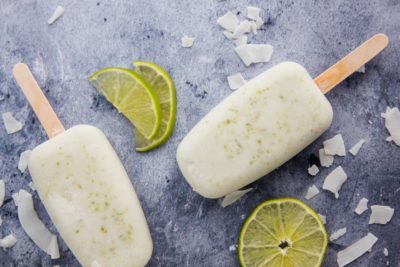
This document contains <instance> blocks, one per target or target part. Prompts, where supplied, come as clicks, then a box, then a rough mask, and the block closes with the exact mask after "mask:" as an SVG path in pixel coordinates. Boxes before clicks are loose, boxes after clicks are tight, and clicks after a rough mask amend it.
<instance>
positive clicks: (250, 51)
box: [235, 44, 274, 66]
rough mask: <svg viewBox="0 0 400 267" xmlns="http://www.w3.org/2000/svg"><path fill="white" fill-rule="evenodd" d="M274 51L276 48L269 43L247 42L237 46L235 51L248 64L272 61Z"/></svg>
mask: <svg viewBox="0 0 400 267" xmlns="http://www.w3.org/2000/svg"><path fill="white" fill-rule="evenodd" d="M273 51H274V48H273V47H272V45H269V44H246V45H241V46H238V47H236V48H235V52H236V53H237V54H238V56H239V57H240V59H241V60H242V61H243V63H244V64H245V65H246V66H249V65H250V64H252V63H261V62H268V61H270V59H271V56H272V53H273Z"/></svg>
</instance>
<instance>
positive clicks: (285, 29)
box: [0, 0, 400, 267]
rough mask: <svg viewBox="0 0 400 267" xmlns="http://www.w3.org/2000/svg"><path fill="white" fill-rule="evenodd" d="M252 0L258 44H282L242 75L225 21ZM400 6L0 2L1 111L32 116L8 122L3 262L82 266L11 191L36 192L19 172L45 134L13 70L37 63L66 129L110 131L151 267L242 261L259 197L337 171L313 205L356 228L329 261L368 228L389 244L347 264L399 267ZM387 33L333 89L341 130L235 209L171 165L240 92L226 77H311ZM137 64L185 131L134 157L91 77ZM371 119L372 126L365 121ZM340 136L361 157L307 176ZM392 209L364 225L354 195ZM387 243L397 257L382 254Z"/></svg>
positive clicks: (125, 132) (355, 0) (332, 220)
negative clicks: (36, 237)
mask: <svg viewBox="0 0 400 267" xmlns="http://www.w3.org/2000/svg"><path fill="white" fill-rule="evenodd" d="M58 4H60V5H63V6H64V7H65V9H66V12H65V14H64V16H63V17H62V18H61V19H60V20H59V21H57V22H56V23H55V24H53V25H51V26H48V25H47V23H46V22H47V19H48V18H49V17H50V15H51V14H52V13H53V11H54V9H55V7H56V6H57V5H58ZM249 4H252V5H255V6H259V7H261V8H262V9H263V11H262V16H263V18H264V19H265V21H266V24H265V25H264V26H263V27H262V30H261V31H259V33H258V34H257V35H256V36H255V37H253V38H251V41H252V42H253V43H270V44H272V45H273V46H274V47H275V53H274V55H273V57H272V61H271V62H270V63H268V64H258V65H255V66H251V67H249V68H246V67H245V66H244V64H243V63H242V62H241V61H240V59H239V58H238V57H237V56H236V54H235V53H234V52H233V47H234V46H233V44H232V43H231V42H230V41H229V40H227V39H226V38H225V37H224V36H223V35H222V30H221V29H220V28H219V27H218V26H217V25H216V23H215V21H216V19H217V18H218V17H219V16H221V15H223V14H224V13H225V12H226V11H228V10H232V11H234V12H240V16H242V18H243V14H245V7H246V6H247V5H249ZM399 14H400V2H399V1H398V0H335V1H322V0H319V1H297V0H280V1H272V0H271V1H261V0H254V1H244V0H240V1H217V0H205V1H182V0H173V1H172V0H171V1H168V2H167V1H155V0H136V1H126V0H125V1H123V0H115V1H103V0H89V1H76V0H73V1H65V0H60V1H54V0H51V1H33V0H20V1H15V0H0V99H1V100H0V113H3V112H6V111H11V112H13V114H14V115H15V117H16V118H17V119H18V120H20V121H23V122H24V124H25V126H24V128H23V130H22V131H20V132H18V133H15V134H12V135H7V133H6V131H5V128H4V126H3V124H2V123H0V178H1V179H4V180H5V182H6V184H7V192H6V201H5V204H4V206H3V207H2V208H1V210H0V215H1V216H2V218H3V220H4V223H3V225H2V226H0V236H4V235H6V234H8V233H10V232H12V233H13V234H14V235H15V236H16V237H17V239H18V242H17V244H16V245H15V247H13V248H12V249H7V250H5V251H3V250H0V265H1V266H51V265H52V264H60V265H61V266H78V263H77V261H76V260H75V259H74V257H73V255H72V254H71V252H70V251H69V250H68V249H67V247H66V246H65V244H64V243H63V242H62V241H60V246H61V255H62V256H61V259H59V260H57V261H51V260H50V259H49V257H48V256H47V255H45V254H44V253H43V252H42V251H40V250H39V249H38V247H36V245H34V244H33V243H32V241H31V240H30V239H29V238H28V237H27V236H26V234H25V233H24V232H23V230H22V229H21V226H20V224H19V222H18V219H17V213H16V208H15V206H14V203H13V202H12V200H11V194H12V193H13V192H16V191H18V190H19V189H20V188H24V189H27V190H29V188H28V186H27V185H28V182H29V181H30V180H31V179H30V177H29V174H28V173H27V172H25V173H24V174H21V173H20V172H19V171H18V169H17V163H18V158H19V154H20V153H21V152H22V151H24V150H26V149H32V148H33V147H35V146H36V145H38V144H40V143H41V142H43V141H45V140H46V135H45V133H44V131H43V129H42V128H41V126H40V125H39V123H38V120H37V119H36V117H35V115H34V114H33V112H32V110H31V109H30V107H29V105H28V104H27V102H26V100H25V98H24V96H23V94H22V93H21V91H20V90H19V88H18V87H17V86H16V84H15V82H14V80H13V78H12V76H11V69H12V66H13V64H15V63H17V62H21V61H22V62H26V63H27V64H29V66H30V67H31V68H32V70H33V72H34V74H35V76H36V77H37V79H38V81H39V83H40V85H41V86H42V88H43V89H44V90H45V93H46V95H47V97H48V98H49V100H50V102H51V104H52V105H53V106H54V109H55V110H56V112H57V113H58V114H59V116H60V118H61V120H62V121H63V123H64V124H65V126H66V127H70V126H72V125H75V124H82V123H88V124H92V125H95V126H97V127H99V128H100V129H102V130H103V131H104V132H105V134H106V135H107V137H108V138H109V139H110V141H111V143H112V144H113V146H114V147H115V149H116V151H117V153H118V154H119V156H120V157H121V159H122V161H123V163H124V165H125V167H126V169H127V171H128V173H129V175H130V177H131V179H132V183H133V184H134V186H135V188H136V191H137V193H138V195H139V198H140V200H141V202H142V206H143V208H144V211H145V213H146V215H147V219H148V222H149V225H150V229H151V232H152V237H153V240H154V253H153V257H152V259H151V261H150V263H149V266H238V263H237V257H236V252H231V251H229V246H230V245H232V244H236V242H237V237H238V233H239V230H240V228H241V226H242V223H243V220H242V218H241V216H242V215H243V214H245V215H248V214H249V213H250V212H251V211H252V209H253V208H254V207H255V206H256V205H257V204H258V203H260V202H261V201H263V200H266V199H270V198H274V197H284V196H293V197H297V198H300V199H303V198H304V195H305V193H306V190H307V188H308V187H309V186H310V185H311V184H313V183H315V184H316V185H317V186H321V184H322V182H323V179H324V177H325V176H326V175H327V174H328V173H329V171H330V170H332V169H333V168H334V166H337V165H339V164H340V165H342V166H343V168H344V169H345V171H346V172H347V173H348V175H349V180H348V181H347V182H346V183H345V184H344V186H343V188H342V191H341V192H340V199H339V200H336V199H334V197H333V195H332V194H329V193H327V192H323V193H321V194H319V195H318V196H317V197H315V198H314V199H312V200H311V201H308V203H309V204H310V205H311V206H312V207H313V208H314V209H315V210H316V211H318V212H319V213H322V214H326V215H327V221H328V223H327V230H328V232H329V233H330V232H332V230H335V229H338V228H342V227H347V234H346V235H345V236H344V237H342V238H341V239H339V240H337V241H335V242H334V243H331V244H329V249H328V252H327V257H326V260H325V264H324V266H336V263H335V260H336V252H337V251H338V250H340V249H342V248H343V247H345V246H347V245H349V244H351V243H352V242H353V241H355V240H358V239H359V238H361V237H362V236H364V235H365V234H366V233H367V232H368V231H371V232H372V233H373V234H375V235H376V236H377V237H378V238H379V240H378V242H377V244H376V245H375V246H374V248H373V250H372V252H371V253H368V254H367V255H364V256H363V257H361V258H360V259H358V260H357V261H356V262H354V263H353V264H352V265H351V266H371V267H372V266H384V265H385V264H386V261H389V262H390V266H400V254H399V250H400V245H399V238H400V236H399V234H398V231H399V223H400V215H399V209H400V205H399V203H400V202H399V201H400V192H399V190H397V189H398V188H399V187H400V177H399V175H400V165H399V161H400V147H397V146H395V145H394V144H393V143H388V142H386V141H385V138H386V137H387V135H388V133H387V132H386V130H385V128H384V124H383V119H382V118H381V117H380V112H382V111H384V110H385V109H386V107H387V106H388V105H389V106H400V103H399V102H400V101H399V98H398V92H399V90H400V75H399V62H400V52H399V51H400V44H399V41H400V30H399V26H400V16H399ZM377 32H385V33H386V34H387V35H388V36H389V38H390V39H391V43H390V45H389V47H388V48H387V49H386V50H385V51H384V52H383V53H382V54H381V55H379V56H378V57H377V58H376V59H374V60H373V61H372V62H370V63H369V64H368V65H367V67H366V68H367V70H366V73H365V74H361V73H356V74H354V75H353V76H351V77H350V78H349V79H347V80H346V81H345V82H343V83H342V84H341V85H340V86H338V87H337V88H335V90H333V91H332V92H331V93H329V94H328V96H327V97H328V98H329V100H330V101H331V103H332V106H333V108H334V112H335V118H334V121H333V125H332V127H331V128H330V129H329V130H328V131H327V132H326V133H325V134H324V135H323V136H322V137H321V138H319V139H318V140H316V141H315V142H314V143H313V144H312V145H310V146H309V147H307V148H306V149H305V150H304V151H303V152H301V153H300V154H299V155H297V156H296V157H294V158H293V159H292V160H290V161H289V162H288V163H286V164H285V165H283V166H282V167H281V168H279V169H278V170H276V171H275V172H273V173H271V174H270V175H269V176H268V177H267V178H265V179H261V180H259V181H258V182H256V183H254V184H253V185H252V186H253V187H254V188H255V190H253V191H252V192H251V193H250V194H248V195H247V196H245V197H244V198H243V199H241V200H240V201H239V202H237V203H235V204H234V205H232V206H229V207H227V208H225V209H222V208H221V207H220V201H218V200H207V199H204V198H202V197H200V196H199V195H197V194H196V193H194V192H192V191H191V189H190V187H189V186H188V184H187V183H186V182H185V180H184V179H183V177H182V175H181V174H180V172H179V170H178V168H177V164H176V162H175V150H176V147H177V145H178V143H179V141H180V140H181V139H182V138H183V136H184V135H185V133H187V132H188V131H189V129H190V128H191V127H192V126H193V125H194V124H195V123H196V122H197V121H198V120H199V119H200V118H201V117H202V116H203V115H204V114H206V113H207V111H208V110H210V109H211V107H213V106H214V105H215V104H216V103H218V102H219V101H220V100H221V99H223V98H224V97H225V96H227V95H229V94H230V92H231V91H230V89H229V88H228V85H227V82H226V76H227V75H230V74H233V73H236V72H242V73H243V74H244V75H245V77H246V78H250V77H253V76H255V75H256V74H258V73H260V72H261V71H262V70H264V69H266V68H269V67H270V66H273V65H274V64H275V63H278V62H281V61H283V60H293V61H297V62H299V63H301V64H303V65H304V66H305V67H306V68H307V69H308V70H309V71H310V73H311V74H312V75H313V76H315V75H317V74H318V73H320V72H321V71H323V70H324V69H325V68H327V67H328V66H330V65H331V64H333V63H334V62H335V61H336V60H338V59H339V58H340V57H342V56H343V55H345V54H346V53H347V52H349V51H350V50H351V49H353V48H354V47H356V46H357V45H358V44H360V43H361V42H363V41H364V40H366V39H367V38H368V37H370V36H371V35H373V34H374V33H377ZM184 34H187V35H189V36H194V37H196V41H195V44H194V46H193V47H192V48H191V49H185V48H182V47H181V45H180V39H181V37H182V36H183V35H184ZM133 59H142V60H149V61H154V62H156V63H158V64H160V65H162V66H164V67H165V68H166V69H167V70H168V71H169V72H170V74H171V75H172V77H173V79H174V81H175V84H176V89H177V95H178V119H177V123H176V130H175V133H174V135H173V137H172V138H171V139H170V141H169V142H168V143H167V144H166V145H164V146H163V147H161V148H159V149H157V150H154V151H152V152H150V153H146V154H138V153H136V152H134V136H133V132H132V128H131V125H130V124H129V122H128V121H127V120H126V119H125V118H123V117H122V116H121V115H119V114H118V112H117V111H116V110H115V109H114V108H113V107H112V106H111V105H110V104H109V103H107V102H106V101H105V99H104V98H103V97H101V96H99V94H98V93H97V92H96V90H95V89H94V88H92V87H91V86H90V85H89V83H88V82H87V77H88V76H89V75H90V74H91V73H92V72H93V71H95V70H96V69H98V68H102V67H107V66H113V65H115V66H122V67H129V66H130V62H131V61H132V60H133ZM369 120H371V121H372V124H369V123H368V121H369ZM337 132H341V133H342V135H343V137H344V139H345V143H346V146H347V148H350V147H351V146H352V145H353V144H355V143H356V142H357V141H358V140H359V139H360V138H365V139H366V140H367V143H366V145H365V146H364V147H363V148H362V149H361V152H360V154H359V155H358V156H357V157H355V158H354V157H353V156H351V155H350V154H349V155H348V156H346V157H345V158H336V159H335V163H334V166H332V168H330V169H322V171H321V172H320V174H319V175H318V176H317V177H315V178H311V177H309V176H308V175H307V167H308V165H309V163H310V158H311V161H312V158H313V157H311V155H312V154H315V153H316V152H317V151H318V149H319V148H320V147H321V143H322V141H323V140H324V139H326V138H329V137H331V136H333V135H334V134H336V133H337ZM361 197H367V198H369V200H370V203H371V204H384V205H391V206H393V207H395V209H396V211H397V212H396V213H395V215H394V217H393V219H392V221H391V222H390V223H389V224H388V225H385V226H381V225H371V226H368V218H369V214H370V212H369V211H368V212H366V213H365V214H363V215H362V216H357V215H356V214H355V213H353V209H354V208H355V206H356V204H357V202H358V200H359V199H360V198H361ZM34 200H35V206H36V209H37V211H38V213H39V216H40V217H41V218H42V219H43V220H44V221H45V222H46V225H47V226H48V227H49V228H50V229H51V231H52V232H54V233H56V230H55V228H54V226H53V225H52V223H51V222H50V220H49V218H48V216H47V214H46V212H45V210H44V208H43V206H42V204H41V203H40V201H39V199H38V197H37V195H36V194H34ZM384 247H387V248H388V250H389V257H384V255H383V253H382V249H383V248H384Z"/></svg>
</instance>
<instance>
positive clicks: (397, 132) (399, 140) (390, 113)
mask: <svg viewBox="0 0 400 267" xmlns="http://www.w3.org/2000/svg"><path fill="white" fill-rule="evenodd" d="M381 115H382V117H383V118H384V119H385V127H386V129H387V130H388V131H389V133H390V135H391V137H392V139H393V141H394V142H395V144H396V145H398V146H400V111H399V109H398V108H390V107H387V108H386V112H385V113H382V114H381Z"/></svg>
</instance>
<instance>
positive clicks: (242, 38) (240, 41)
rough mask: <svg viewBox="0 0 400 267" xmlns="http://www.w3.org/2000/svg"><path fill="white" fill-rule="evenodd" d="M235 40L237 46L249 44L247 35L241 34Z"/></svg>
mask: <svg viewBox="0 0 400 267" xmlns="http://www.w3.org/2000/svg"><path fill="white" fill-rule="evenodd" d="M234 42H235V45H236V46H241V45H245V44H247V36H246V35H241V36H239V37H238V38H237V39H236V40H235V41H234Z"/></svg>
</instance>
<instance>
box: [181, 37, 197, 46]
mask: <svg viewBox="0 0 400 267" xmlns="http://www.w3.org/2000/svg"><path fill="white" fill-rule="evenodd" d="M194 39H195V38H194V37H189V36H186V35H185V36H183V37H182V47H185V48H189V47H192V46H193V43H194Z"/></svg>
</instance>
